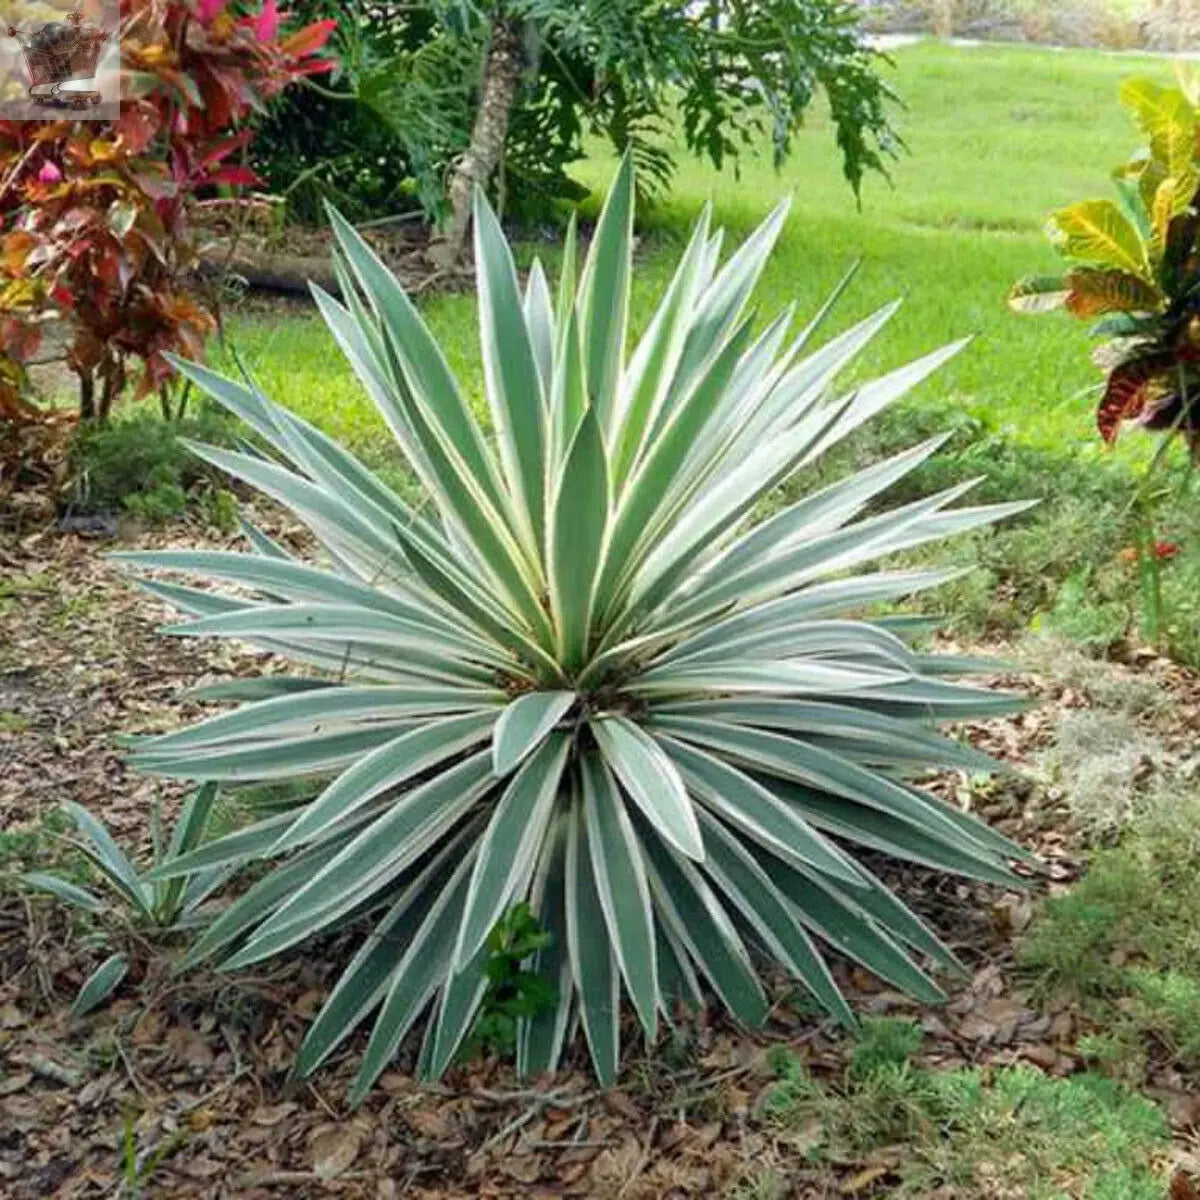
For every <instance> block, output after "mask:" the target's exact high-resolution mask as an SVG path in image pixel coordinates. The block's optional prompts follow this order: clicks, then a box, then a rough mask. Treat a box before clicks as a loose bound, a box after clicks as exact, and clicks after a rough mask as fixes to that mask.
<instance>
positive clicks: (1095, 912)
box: [1018, 785, 1200, 1085]
mask: <svg viewBox="0 0 1200 1200" xmlns="http://www.w3.org/2000/svg"><path fill="white" fill-rule="evenodd" d="M1184 788H1185V790H1184V791H1181V792H1178V793H1171V792H1167V793H1164V794H1163V795H1162V796H1159V797H1158V798H1157V799H1155V798H1149V799H1147V800H1145V801H1143V802H1142V805H1141V810H1140V811H1139V813H1138V814H1137V815H1136V817H1135V819H1134V823H1133V825H1132V827H1131V828H1130V831H1129V832H1128V833H1127V834H1126V836H1125V837H1124V839H1123V840H1122V841H1121V843H1120V844H1119V845H1117V846H1115V847H1112V848H1109V849H1106V850H1102V851H1100V852H1098V853H1097V854H1095V855H1094V857H1093V858H1092V861H1091V863H1090V864H1089V867H1088V870H1087V873H1086V874H1085V875H1084V877H1083V878H1082V879H1081V880H1080V881H1079V883H1077V884H1076V885H1075V886H1074V887H1072V888H1070V889H1069V890H1068V891H1066V892H1065V893H1063V894H1062V895H1061V896H1056V897H1053V898H1051V899H1049V900H1047V901H1046V902H1045V904H1044V905H1043V906H1042V908H1041V910H1040V912H1039V913H1038V914H1037V916H1036V917H1035V919H1034V921H1033V922H1032V924H1031V925H1030V927H1029V932H1028V933H1027V935H1026V936H1025V938H1024V940H1023V941H1022V943H1021V944H1020V945H1019V947H1018V961H1019V962H1020V963H1021V965H1022V967H1023V969H1024V970H1025V971H1026V972H1027V973H1028V975H1029V977H1030V979H1031V980H1032V981H1033V983H1034V984H1035V985H1036V987H1037V989H1038V991H1039V992H1040V993H1041V994H1042V995H1053V994H1062V995H1066V996H1069V997H1070V998H1071V999H1072V1001H1073V1002H1074V1003H1075V1004H1077V1005H1079V1006H1080V1007H1081V1010H1082V1013H1083V1015H1084V1017H1085V1019H1086V1020H1087V1021H1088V1022H1089V1023H1091V1024H1092V1025H1093V1026H1094V1028H1095V1030H1096V1033H1097V1036H1098V1038H1099V1040H1097V1036H1093V1035H1091V1034H1089V1035H1088V1040H1087V1042H1086V1043H1085V1044H1082V1045H1081V1052H1084V1053H1086V1054H1087V1056H1088V1057H1089V1058H1091V1059H1092V1060H1093V1061H1095V1062H1097V1063H1098V1064H1100V1065H1102V1066H1103V1067H1104V1068H1105V1069H1106V1070H1111V1071H1112V1073H1113V1074H1115V1075H1119V1076H1121V1077H1124V1078H1137V1077H1139V1075H1140V1070H1141V1069H1142V1068H1143V1067H1144V1066H1145V1062H1146V1061H1147V1056H1148V1055H1152V1054H1153V1053H1155V1052H1157V1053H1159V1054H1161V1053H1163V1052H1165V1053H1166V1054H1167V1055H1168V1056H1169V1057H1170V1058H1171V1059H1172V1060H1173V1061H1174V1062H1175V1063H1176V1065H1177V1066H1178V1067H1179V1068H1180V1069H1181V1070H1183V1071H1185V1072H1188V1073H1190V1075H1191V1077H1192V1078H1194V1079H1195V1080H1196V1082H1197V1084H1198V1085H1200V931H1198V929H1197V925H1196V919H1195V914H1196V912H1197V911H1198V908H1200V811H1198V810H1197V806H1196V803H1195V800H1194V799H1193V798H1189V797H1188V795H1187V793H1186V785H1184Z"/></svg>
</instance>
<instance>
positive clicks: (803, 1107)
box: [761, 1021, 1170, 1200]
mask: <svg viewBox="0 0 1200 1200" xmlns="http://www.w3.org/2000/svg"><path fill="white" fill-rule="evenodd" d="M906 1025H907V1026H908V1029H907V1031H906V1030H905V1029H904V1028H903V1027H904V1026H906ZM914 1028H915V1027H913V1026H912V1025H911V1024H910V1023H908V1022H903V1021H895V1022H883V1023H881V1024H880V1026H879V1028H878V1029H877V1030H876V1031H875V1033H873V1034H868V1035H867V1036H866V1037H865V1038H864V1039H862V1040H860V1042H859V1043H858V1045H857V1046H856V1047H855V1048H854V1049H853V1050H852V1054H855V1055H857V1054H859V1052H860V1051H861V1050H862V1049H863V1048H864V1047H866V1046H871V1045H873V1044H876V1042H875V1041H873V1039H881V1042H882V1045H883V1046H885V1047H886V1050H885V1053H884V1054H883V1055H882V1056H881V1057H879V1058H878V1059H877V1060H874V1061H870V1062H868V1060H867V1059H865V1058H860V1060H859V1066H858V1068H857V1069H851V1070H848V1071H847V1072H846V1074H845V1078H844V1081H843V1082H842V1083H840V1084H822V1083H819V1082H817V1081H816V1080H815V1079H813V1078H812V1076H810V1075H809V1073H808V1072H807V1071H806V1070H805V1068H804V1067H803V1066H802V1065H801V1064H800V1063H799V1062H798V1060H796V1059H795V1058H794V1057H793V1056H792V1055H790V1054H789V1053H788V1052H787V1051H786V1050H784V1049H783V1048H782V1047H775V1048H773V1050H772V1053H771V1056H770V1065H771V1067H772V1070H773V1071H774V1073H775V1075H776V1077H777V1080H778V1081H777V1082H776V1083H775V1084H773V1085H772V1086H771V1087H770V1089H769V1090H768V1091H767V1092H766V1094H765V1099H764V1102H763V1105H762V1113H761V1115H762V1116H764V1117H767V1118H769V1119H770V1120H771V1122H772V1139H773V1141H774V1143H775V1145H776V1146H777V1147H778V1148H779V1150H780V1151H781V1154H782V1158H781V1161H782V1162H783V1163H785V1164H786V1166H787V1167H788V1168H789V1169H794V1168H795V1166H796V1156H795V1155H794V1154H793V1153H792V1152H791V1151H790V1147H789V1130H791V1129H795V1130H796V1131H797V1133H798V1136H799V1141H798V1144H797V1149H798V1150H801V1151H802V1154H803V1158H804V1159H805V1160H808V1161H810V1162H811V1161H813V1160H817V1161H821V1160H826V1161H829V1162H832V1163H841V1162H858V1161H862V1160H863V1159H865V1160H866V1161H867V1162H868V1163H871V1162H874V1161H876V1156H877V1155H879V1156H880V1157H882V1154H881V1152H883V1154H886V1153H887V1151H888V1150H889V1149H893V1148H895V1147H897V1146H902V1147H903V1154H901V1155H900V1156H899V1161H898V1162H897V1163H896V1164H895V1166H894V1168H893V1171H892V1173H891V1176H892V1177H891V1178H890V1179H889V1182H888V1192H887V1194H888V1195H889V1196H894V1197H899V1198H903V1197H908V1198H910V1200H918V1198H922V1200H923V1198H924V1197H927V1196H931V1195H953V1196H954V1197H955V1198H956V1200H993V1198H994V1197H995V1196H997V1195H1012V1196H1027V1197H1031V1198H1035V1197H1036V1198H1038V1200H1058V1198H1059V1197H1063V1196H1068V1195H1069V1196H1072V1197H1081V1198H1083V1197H1087V1198H1088V1200H1157V1198H1158V1197H1160V1196H1161V1195H1162V1194H1163V1180H1162V1178H1161V1167H1160V1164H1161V1163H1162V1161H1163V1155H1164V1151H1165V1150H1166V1149H1167V1147H1168V1146H1169V1144H1170V1132H1169V1129H1168V1126H1167V1122H1166V1120H1165V1118H1164V1116H1163V1113H1162V1112H1161V1111H1160V1110H1159V1109H1158V1107H1157V1106H1156V1105H1155V1104H1153V1103H1152V1102H1151V1101H1149V1100H1147V1099H1145V1098H1143V1097H1141V1096H1138V1095H1136V1094H1135V1093H1133V1092H1132V1091H1130V1090H1128V1089H1126V1088H1125V1087H1123V1086H1121V1085H1119V1084H1116V1083H1115V1082H1113V1081H1111V1080H1108V1079H1105V1078H1102V1077H1099V1076H1096V1075H1086V1074H1085V1075H1077V1076H1074V1077H1072V1078H1069V1079H1056V1078H1053V1077H1051V1076H1049V1075H1046V1074H1045V1073H1044V1072H1042V1071H1039V1070H1037V1069H1036V1068H1034V1067H1029V1066H1016V1067H1005V1068H1003V1069H999V1070H983V1069H980V1068H977V1067H960V1068H955V1069H943V1070H932V1069H923V1068H919V1067H916V1066H914V1065H913V1063H912V1062H911V1061H910V1058H909V1057H908V1056H906V1055H903V1053H902V1052H903V1051H904V1049H905V1047H906V1046H907V1047H912V1046H915V1043H916V1041H917V1040H918V1039H919V1031H918V1032H914ZM785 1182H786V1180H785ZM781 1192H786V1194H792V1193H791V1191H790V1190H789V1189H787V1188H786V1187H784V1188H781Z"/></svg>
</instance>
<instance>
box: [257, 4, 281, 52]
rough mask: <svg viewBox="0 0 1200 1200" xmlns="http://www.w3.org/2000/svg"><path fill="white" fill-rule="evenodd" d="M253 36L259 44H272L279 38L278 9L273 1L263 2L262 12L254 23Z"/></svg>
mask: <svg viewBox="0 0 1200 1200" xmlns="http://www.w3.org/2000/svg"><path fill="white" fill-rule="evenodd" d="M254 34H255V36H256V37H257V38H258V40H259V41H260V42H273V41H274V40H275V39H276V38H277V37H278V36H279V7H278V5H277V4H276V2H275V0H264V3H263V6H262V12H260V13H259V14H258V16H257V17H256V18H255V21H254Z"/></svg>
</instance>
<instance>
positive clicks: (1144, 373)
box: [1096, 355, 1174, 442]
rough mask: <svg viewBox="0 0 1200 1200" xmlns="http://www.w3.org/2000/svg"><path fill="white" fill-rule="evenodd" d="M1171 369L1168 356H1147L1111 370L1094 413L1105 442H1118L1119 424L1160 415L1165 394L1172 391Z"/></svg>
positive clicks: (1172, 374)
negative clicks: (1098, 405)
mask: <svg viewBox="0 0 1200 1200" xmlns="http://www.w3.org/2000/svg"><path fill="white" fill-rule="evenodd" d="M1171 366H1172V360H1171V358H1170V357H1169V356H1167V355H1149V356H1147V357H1145V358H1140V359H1136V360H1134V361H1133V362H1128V363H1123V364H1121V365H1120V366H1118V367H1115V368H1114V369H1113V370H1112V371H1111V373H1110V374H1109V377H1108V384H1107V386H1106V387H1105V389H1104V397H1103V399H1102V400H1101V401H1100V407H1099V408H1098V409H1097V410H1096V425H1097V428H1098V429H1099V430H1100V436H1101V437H1102V438H1103V439H1104V440H1105V441H1106V442H1115V441H1116V440H1117V433H1118V431H1119V430H1120V427H1121V423H1122V422H1124V421H1142V422H1146V421H1147V418H1148V417H1149V418H1152V417H1154V416H1155V415H1156V414H1157V413H1158V412H1159V410H1160V409H1161V408H1162V406H1163V405H1162V402H1163V400H1164V398H1165V397H1166V395H1167V394H1168V393H1169V392H1171V391H1173V390H1174V389H1173V388H1172V387H1171V381H1172V380H1173V377H1174V373H1173V371H1172V370H1171Z"/></svg>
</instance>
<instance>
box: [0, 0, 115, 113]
mask: <svg viewBox="0 0 1200 1200" xmlns="http://www.w3.org/2000/svg"><path fill="white" fill-rule="evenodd" d="M8 36H9V37H11V38H16V40H17V43H18V44H19V45H20V47H21V53H22V55H23V56H24V58H25V66H26V69H27V70H28V72H29V81H30V87H29V98H30V100H32V101H33V103H34V104H37V105H40V106H46V107H51V108H69V109H73V110H75V111H85V110H86V109H88V108H89V107H91V106H93V105H96V104H99V103H100V99H101V95H100V92H99V90H98V89H97V87H96V64H97V63H98V62H99V61H100V51H101V49H102V48H103V46H104V43H105V42H106V41H107V40H108V38H109V34H108V33H107V32H106V31H105V30H103V29H101V28H100V27H99V26H98V25H95V24H93V23H92V22H91V21H84V19H83V15H82V13H80V12H78V11H75V12H72V13H69V14H68V15H67V21H66V22H59V21H47V22H46V23H45V24H43V25H42V26H41V27H40V28H39V29H37V31H36V32H33V33H30V32H28V31H26V30H23V29H19V28H17V27H16V26H15V25H10V26H9V27H8Z"/></svg>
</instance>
